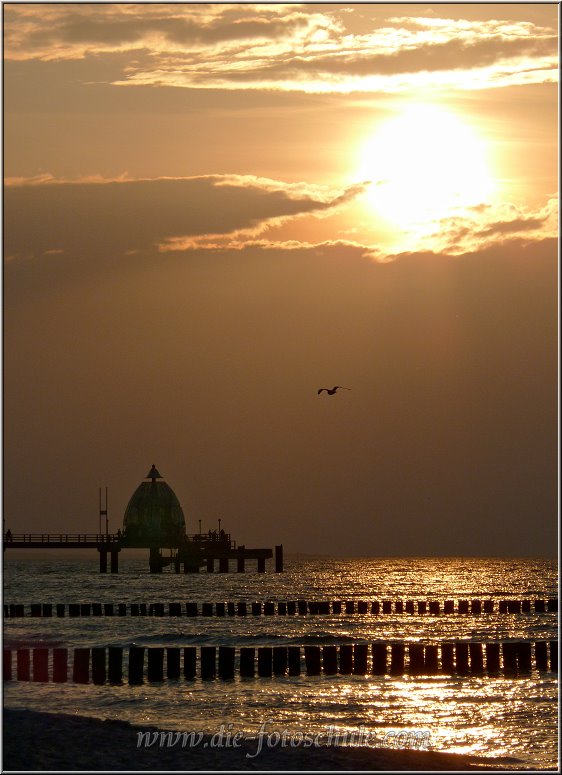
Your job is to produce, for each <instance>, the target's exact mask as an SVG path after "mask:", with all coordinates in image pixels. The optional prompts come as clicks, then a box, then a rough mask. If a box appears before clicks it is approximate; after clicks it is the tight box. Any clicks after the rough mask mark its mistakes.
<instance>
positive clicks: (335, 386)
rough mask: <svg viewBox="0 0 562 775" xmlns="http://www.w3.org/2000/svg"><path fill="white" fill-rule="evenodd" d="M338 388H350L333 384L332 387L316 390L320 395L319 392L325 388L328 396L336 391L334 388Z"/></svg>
mask: <svg viewBox="0 0 562 775" xmlns="http://www.w3.org/2000/svg"><path fill="white" fill-rule="evenodd" d="M340 388H341V389H342V390H351V388H346V387H344V386H343V385H334V387H333V388H319V390H318V395H320V393H321V392H322V391H323V390H325V391H326V393H327V394H328V395H329V396H333V395H334V393H335V392H336V390H338V389H340Z"/></svg>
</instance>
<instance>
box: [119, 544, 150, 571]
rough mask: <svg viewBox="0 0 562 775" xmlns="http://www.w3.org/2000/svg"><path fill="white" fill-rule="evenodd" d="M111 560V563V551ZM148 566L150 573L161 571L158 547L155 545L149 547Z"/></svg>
mask: <svg viewBox="0 0 562 775" xmlns="http://www.w3.org/2000/svg"><path fill="white" fill-rule="evenodd" d="M111 562H112V563H113V552H112V553H111ZM112 567H113V565H112ZM148 567H149V569H150V572H151V573H162V558H161V557H160V549H158V547H156V546H151V547H150V557H149V560H148Z"/></svg>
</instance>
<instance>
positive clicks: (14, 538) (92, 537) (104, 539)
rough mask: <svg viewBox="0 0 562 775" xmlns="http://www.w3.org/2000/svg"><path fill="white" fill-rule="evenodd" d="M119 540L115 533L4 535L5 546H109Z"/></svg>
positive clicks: (9, 533)
mask: <svg viewBox="0 0 562 775" xmlns="http://www.w3.org/2000/svg"><path fill="white" fill-rule="evenodd" d="M121 538H122V536H121V535H119V534H117V533H109V534H107V533H11V532H9V531H8V532H7V533H4V542H5V543H7V544H10V543H14V544H16V543H18V544H20V543H21V544H49V545H50V544H105V543H107V544H110V543H117V542H118V541H120V540H121Z"/></svg>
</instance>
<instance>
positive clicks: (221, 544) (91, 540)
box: [3, 465, 283, 573]
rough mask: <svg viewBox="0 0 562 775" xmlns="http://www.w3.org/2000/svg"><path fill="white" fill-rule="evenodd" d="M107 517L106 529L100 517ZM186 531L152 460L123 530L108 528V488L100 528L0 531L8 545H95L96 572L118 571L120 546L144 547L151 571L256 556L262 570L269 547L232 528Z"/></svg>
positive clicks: (220, 566) (221, 568)
mask: <svg viewBox="0 0 562 775" xmlns="http://www.w3.org/2000/svg"><path fill="white" fill-rule="evenodd" d="M104 520H105V533H103V532H102V523H103V521H104ZM218 528H219V529H218V530H208V531H207V532H202V531H201V520H199V532H198V533H192V534H188V533H187V532H186V529H185V517H184V514H183V510H182V507H181V505H180V502H179V500H178V499H177V497H176V494H175V493H174V491H173V490H172V488H171V487H170V486H169V485H168V484H167V483H166V482H165V481H163V479H162V475H161V474H160V472H159V471H158V470H157V468H156V466H155V465H152V467H151V469H150V471H149V472H148V474H147V475H146V477H145V479H144V481H143V482H141V484H140V485H139V486H138V487H137V489H136V490H135V491H134V493H133V495H132V496H131V498H130V500H129V503H128V504H127V508H126V510H125V515H124V517H123V530H121V529H119V530H118V531H117V533H109V531H108V509H107V488H106V490H105V502H104V503H103V504H102V492H101V488H100V491H99V532H98V533H12V532H11V530H7V531H6V532H5V533H4V537H3V550H4V551H6V549H95V550H96V551H97V552H98V553H99V561H100V573H107V572H108V559H109V570H110V572H111V573H118V572H119V553H120V552H121V551H122V550H123V549H148V550H149V561H148V564H149V569H150V572H151V573H162V571H163V569H164V568H166V567H169V566H171V567H172V568H173V570H174V571H175V572H176V573H180V571H181V570H182V569H183V572H184V573H199V572H200V570H201V568H206V570H207V573H214V572H215V571H218V572H219V573H229V572H230V571H231V570H234V569H236V572H237V573H245V571H246V563H247V562H253V561H255V563H256V566H257V572H258V573H265V571H266V560H269V559H271V558H272V557H273V550H272V549H268V548H265V549H262V548H257V549H252V548H246V546H245V545H239V546H237V545H236V541H234V540H233V539H232V536H231V535H230V533H227V532H225V531H224V530H222V529H221V519H219V520H218ZM275 572H276V573H282V572H283V546H282V544H279V545H278V546H276V547H275Z"/></svg>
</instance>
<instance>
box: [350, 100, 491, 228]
mask: <svg viewBox="0 0 562 775" xmlns="http://www.w3.org/2000/svg"><path fill="white" fill-rule="evenodd" d="M359 156H360V158H359V169H358V171H357V174H358V176H359V177H360V178H361V179H362V180H370V181H372V182H371V185H370V186H369V189H368V193H367V195H366V196H367V200H368V203H369V206H370V207H371V208H373V209H374V211H375V212H376V214H377V215H378V216H379V217H381V218H382V219H384V220H385V221H387V222H389V224H392V225H394V226H395V227H398V228H400V229H403V230H406V231H416V230H419V229H420V228H422V229H423V228H424V227H427V226H428V224H430V223H433V224H434V225H435V222H436V221H438V220H440V219H442V218H446V217H448V216H451V215H453V214H454V213H455V212H458V211H459V209H461V210H462V209H463V208H466V207H471V206H475V205H479V204H482V203H485V202H487V201H489V199H490V197H491V195H492V192H493V188H494V184H493V177H492V175H491V173H490V169H489V165H488V162H487V153H486V145H485V142H484V141H483V139H482V138H481V137H479V135H478V133H477V132H476V131H475V130H474V129H473V128H472V127H471V126H470V125H469V124H468V123H467V122H466V121H464V120H462V119H461V118H460V117H459V116H458V115H456V114H455V113H454V112H453V111H451V110H448V109H445V108H443V107H441V106H437V105H420V104H417V105H409V106H407V107H406V108H404V109H402V110H401V111H400V113H399V114H398V115H396V116H395V117H393V118H390V119H388V120H387V121H385V122H384V123H383V124H381V125H380V127H379V128H378V129H377V130H376V131H375V133H374V134H373V135H371V137H370V138H369V140H368V141H367V143H366V144H365V145H364V147H363V148H361V149H360V153H359Z"/></svg>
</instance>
